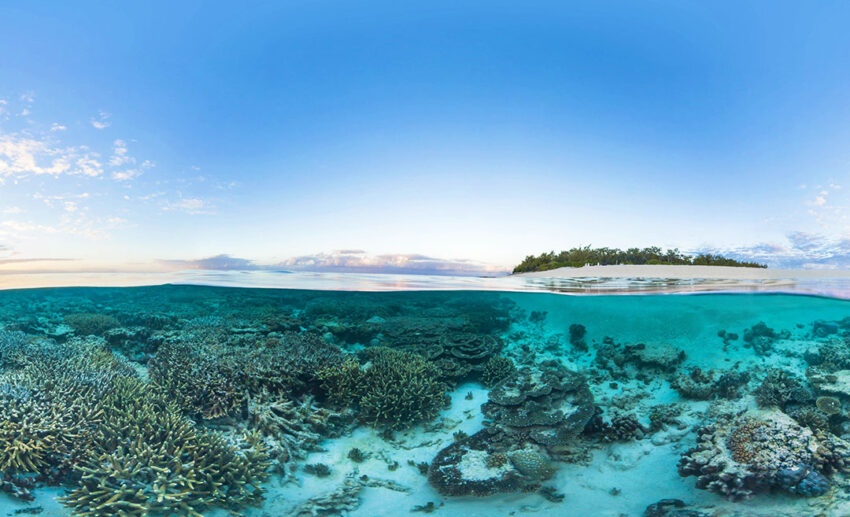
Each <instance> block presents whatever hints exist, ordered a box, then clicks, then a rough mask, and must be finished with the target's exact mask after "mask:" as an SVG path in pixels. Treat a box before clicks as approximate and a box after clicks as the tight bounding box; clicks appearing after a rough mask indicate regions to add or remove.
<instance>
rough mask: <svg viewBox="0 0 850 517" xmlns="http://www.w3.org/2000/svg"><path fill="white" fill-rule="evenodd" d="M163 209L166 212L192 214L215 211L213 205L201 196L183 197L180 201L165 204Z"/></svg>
mask: <svg viewBox="0 0 850 517" xmlns="http://www.w3.org/2000/svg"><path fill="white" fill-rule="evenodd" d="M162 210H163V211H166V212H169V211H177V212H185V213H187V214H192V215H198V214H212V213H214V212H213V207H211V206H210V205H209V203H207V202H206V201H204V200H203V199H199V198H181V199H180V200H179V201H174V202H170V203H166V204H165V206H163V207H162Z"/></svg>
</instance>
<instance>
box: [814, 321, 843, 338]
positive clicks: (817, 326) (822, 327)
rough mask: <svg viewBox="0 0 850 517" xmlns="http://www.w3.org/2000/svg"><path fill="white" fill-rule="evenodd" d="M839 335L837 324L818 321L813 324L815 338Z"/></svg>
mask: <svg viewBox="0 0 850 517" xmlns="http://www.w3.org/2000/svg"><path fill="white" fill-rule="evenodd" d="M837 333H838V324H837V323H833V322H831V321H823V320H817V321H814V322H813V323H812V335H813V336H815V337H827V336H831V335H832V334H837Z"/></svg>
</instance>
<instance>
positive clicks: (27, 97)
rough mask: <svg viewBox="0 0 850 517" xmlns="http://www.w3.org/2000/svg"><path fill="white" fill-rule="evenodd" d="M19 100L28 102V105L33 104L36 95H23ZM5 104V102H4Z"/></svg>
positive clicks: (29, 93) (27, 93) (31, 93)
mask: <svg viewBox="0 0 850 517" xmlns="http://www.w3.org/2000/svg"><path fill="white" fill-rule="evenodd" d="M19 98H20V99H21V102H26V103H27V104H32V103H33V102H34V101H35V93H33V92H26V93H22V94H21V96H20V97H19ZM4 104H5V102H4Z"/></svg>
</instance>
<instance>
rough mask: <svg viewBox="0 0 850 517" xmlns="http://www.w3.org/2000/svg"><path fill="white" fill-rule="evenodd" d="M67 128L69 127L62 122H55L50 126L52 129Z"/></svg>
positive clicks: (63, 129)
mask: <svg viewBox="0 0 850 517" xmlns="http://www.w3.org/2000/svg"><path fill="white" fill-rule="evenodd" d="M66 129H68V127H67V126H63V125H62V124H60V123H58V122H54V123H53V124H52V125H51V126H50V131H65V130H66Z"/></svg>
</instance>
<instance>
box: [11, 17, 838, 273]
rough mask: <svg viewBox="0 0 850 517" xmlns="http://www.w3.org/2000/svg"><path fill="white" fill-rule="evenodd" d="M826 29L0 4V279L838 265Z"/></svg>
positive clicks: (775, 22) (800, 24)
mask: <svg viewBox="0 0 850 517" xmlns="http://www.w3.org/2000/svg"><path fill="white" fill-rule="evenodd" d="M848 21H850V4H848V3H846V2H838V1H832V2H831V1H824V2H817V3H800V2H775V1H771V2H699V1H669V2H639V3H638V2H510V3H507V2H505V3H502V2H494V1H488V2H440V1H429V2H374V1H361V2H346V1H342V2H335V3H332V4H331V3H324V2H240V3H238V4H234V3H216V2H190V1H185V2H156V1H149V2H136V3H129V2H120V3H117V2H48V1H8V2H3V3H2V4H0V48H2V49H4V50H3V52H0V270H4V271H17V270H24V269H26V270H54V269H91V270H146V269H156V268H176V267H195V268H197V267H213V268H216V267H218V268H225V269H228V268H252V267H288V268H295V269H297V268H308V269H309V268H313V269H322V268H336V269H339V268H345V267H355V268H356V267H362V268H368V269H369V270H370V271H382V270H393V271H397V270H399V271H400V270H422V271H426V270H427V271H447V272H451V271H498V270H504V269H509V268H510V267H512V266H513V265H514V264H516V263H518V262H519V261H520V260H521V259H522V258H523V257H525V256H526V255H529V254H537V253H540V252H543V251H548V250H560V249H566V248H571V247H574V246H580V245H592V246H610V247H621V248H625V247H631V246H640V247H643V246H662V247H669V248H679V249H680V250H683V251H690V252H697V251H714V252H722V253H725V254H728V255H731V256H737V257H746V258H756V259H758V260H762V261H765V262H768V263H770V264H771V265H772V266H790V267H850V220H848V218H847V217H848V214H850V212H848V211H849V210H850V182H848V173H850V145H848V142H850V88H848V87H847V85H848V84H850V31H848V30H846V28H847V24H848Z"/></svg>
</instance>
